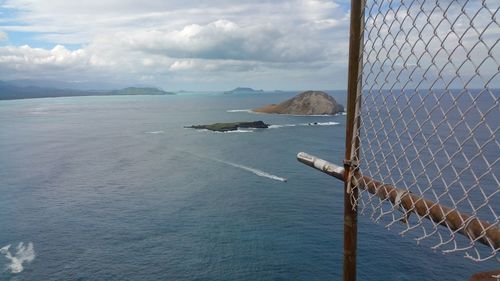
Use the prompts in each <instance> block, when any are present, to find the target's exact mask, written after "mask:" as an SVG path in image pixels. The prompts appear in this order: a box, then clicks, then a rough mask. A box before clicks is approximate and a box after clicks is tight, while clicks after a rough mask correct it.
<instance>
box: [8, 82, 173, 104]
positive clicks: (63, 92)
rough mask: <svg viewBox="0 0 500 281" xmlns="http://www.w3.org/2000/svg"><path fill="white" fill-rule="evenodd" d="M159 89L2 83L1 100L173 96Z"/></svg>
mask: <svg viewBox="0 0 500 281" xmlns="http://www.w3.org/2000/svg"><path fill="white" fill-rule="evenodd" d="M173 94H174V93H170V92H165V91H162V90H160V89H157V88H151V87H146V88H139V87H130V88H125V89H121V90H111V91H88V90H87V91H84V90H74V89H60V88H50V87H38V86H24V87H23V86H18V83H10V82H2V81H0V100H14V99H31V98H50V97H77V96H118V95H173Z"/></svg>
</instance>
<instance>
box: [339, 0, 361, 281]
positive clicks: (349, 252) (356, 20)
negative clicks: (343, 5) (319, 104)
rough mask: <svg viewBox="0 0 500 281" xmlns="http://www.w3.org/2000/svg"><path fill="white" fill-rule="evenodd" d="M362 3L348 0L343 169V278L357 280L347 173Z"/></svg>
mask: <svg viewBox="0 0 500 281" xmlns="http://www.w3.org/2000/svg"><path fill="white" fill-rule="evenodd" d="M363 6H364V0H351V25H350V35H349V68H348V82H347V83H348V85H347V124H346V146H345V161H344V165H345V172H344V264H343V279H344V281H354V280H356V250H357V235H358V234H357V232H358V211H357V207H356V206H355V205H354V204H353V203H354V201H356V200H351V197H353V198H354V199H356V198H357V196H358V191H357V189H351V183H350V181H349V175H350V172H351V170H352V169H355V166H354V165H352V164H353V163H352V161H351V160H353V159H358V157H357V154H358V151H359V149H358V148H359V138H357V137H356V138H354V136H355V135H357V134H355V132H357V130H358V128H359V120H356V119H357V117H356V116H357V115H358V114H357V112H358V109H359V105H360V101H359V97H360V91H361V77H360V75H359V74H360V71H361V68H362V59H361V54H362V48H363V37H362V30H363V19H364V17H363Z"/></svg>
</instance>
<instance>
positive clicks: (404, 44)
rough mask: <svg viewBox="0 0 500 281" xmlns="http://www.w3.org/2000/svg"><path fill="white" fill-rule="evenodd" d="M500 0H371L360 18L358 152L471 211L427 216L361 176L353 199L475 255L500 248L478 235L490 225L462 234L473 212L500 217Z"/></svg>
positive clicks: (377, 168) (444, 247)
mask: <svg viewBox="0 0 500 281" xmlns="http://www.w3.org/2000/svg"><path fill="white" fill-rule="evenodd" d="M499 4H500V2H498V1H437V0H436V1H425V0H410V1H405V0H394V1H387V0H367V1H366V3H365V8H364V19H361V20H364V32H363V38H362V39H363V42H364V47H363V51H362V54H363V58H362V59H363V61H362V66H363V69H362V73H361V74H360V77H359V79H361V81H362V83H361V85H362V86H361V91H360V94H359V96H358V99H357V103H358V106H359V110H358V112H357V116H358V117H359V119H358V118H356V120H357V126H359V130H357V131H355V132H354V134H355V135H354V136H353V138H359V141H360V145H359V149H358V150H357V151H355V152H354V153H353V154H352V157H351V160H353V161H354V162H355V163H356V162H357V163H359V164H358V168H357V169H358V171H359V172H360V173H361V174H362V175H364V176H367V177H369V178H373V179H376V180H377V181H380V182H383V183H385V184H391V185H393V186H395V187H397V188H400V189H403V190H404V191H405V192H408V193H412V194H416V195H419V196H421V197H423V198H426V199H430V200H432V201H434V202H436V204H439V206H441V205H443V206H447V207H449V208H451V210H458V211H459V212H462V213H467V214H469V215H470V218H469V219H467V220H462V221H461V224H460V226H459V227H458V228H457V229H454V228H451V227H450V226H449V225H447V223H446V222H445V221H441V222H433V221H432V220H427V219H423V216H420V215H417V214H415V213H410V211H408V210H405V209H403V208H401V206H399V205H398V204H389V202H388V201H389V199H388V198H380V197H378V196H376V195H374V194H371V193H369V192H368V191H366V190H364V189H362V188H359V187H360V184H361V183H359V182H358V183H356V181H352V178H351V179H350V182H351V183H352V184H353V185H354V186H353V188H358V190H359V197H358V198H351V199H352V200H354V201H355V205H356V206H357V207H358V210H359V211H360V213H361V214H367V215H370V216H371V218H372V219H373V220H374V221H375V222H378V223H383V224H384V225H385V226H387V227H388V228H396V229H398V230H399V232H400V234H402V235H409V236H412V237H414V238H415V239H416V240H417V241H418V242H422V243H429V244H430V246H431V247H432V248H433V249H439V250H441V251H443V252H445V253H448V252H462V253H464V254H465V256H466V257H468V258H471V259H473V260H476V261H481V260H486V259H489V258H492V257H495V256H496V255H497V254H498V250H499V248H498V245H497V246H495V243H493V242H492V241H489V243H486V246H485V245H483V244H480V243H479V242H478V241H479V240H480V239H483V238H484V236H485V235H486V231H487V230H488V229H487V227H484V228H483V229H482V231H481V234H480V235H479V236H478V237H467V236H462V235H457V234H458V233H460V232H463V231H464V229H465V228H466V227H467V225H468V224H469V223H470V222H471V220H477V219H480V220H483V221H488V222H489V223H490V224H491V225H492V226H493V227H498V226H499V215H498V214H499V213H500V212H499V211H500V200H499V197H500V185H499V181H498V178H497V176H496V174H497V172H498V166H499V158H500V157H499V156H500V149H499V148H500V144H499V142H498V138H497V136H498V128H499V124H500V116H499V114H498V109H499V108H498V98H499V96H500V90H498V88H499V86H500V81H499V80H500V79H499V75H498V74H499V63H498V59H499V54H500V47H499V44H498V42H499V37H500V25H499V23H498V21H497V14H498V11H499ZM356 184H358V185H357V186H356ZM364 184H366V183H364ZM396 201H397V200H396ZM431 207H432V206H429V209H430V208H431ZM442 212H447V211H442ZM445 215H446V214H445ZM440 224H441V226H440Z"/></svg>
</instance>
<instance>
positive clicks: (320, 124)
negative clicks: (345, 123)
mask: <svg viewBox="0 0 500 281" xmlns="http://www.w3.org/2000/svg"><path fill="white" fill-rule="evenodd" d="M338 124H339V123H338V122H311V123H298V124H281V125H270V126H269V128H270V129H277V128H284V127H296V126H335V125H338Z"/></svg>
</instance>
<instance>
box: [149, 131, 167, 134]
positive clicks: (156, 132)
mask: <svg viewBox="0 0 500 281" xmlns="http://www.w3.org/2000/svg"><path fill="white" fill-rule="evenodd" d="M164 133H165V132H164V131H151V132H146V134H153V135H157V134H164Z"/></svg>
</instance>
